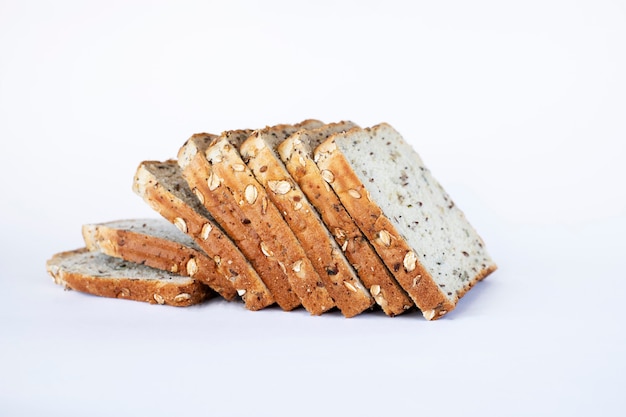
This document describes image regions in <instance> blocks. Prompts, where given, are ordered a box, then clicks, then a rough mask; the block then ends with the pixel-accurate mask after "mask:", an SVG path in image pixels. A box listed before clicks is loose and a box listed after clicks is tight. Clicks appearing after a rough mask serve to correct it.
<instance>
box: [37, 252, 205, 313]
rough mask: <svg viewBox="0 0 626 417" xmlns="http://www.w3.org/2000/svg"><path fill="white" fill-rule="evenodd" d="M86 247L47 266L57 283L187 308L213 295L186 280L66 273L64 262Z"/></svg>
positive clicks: (110, 296)
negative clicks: (182, 281) (181, 281)
mask: <svg viewBox="0 0 626 417" xmlns="http://www.w3.org/2000/svg"><path fill="white" fill-rule="evenodd" d="M86 251H87V249H86V248H81V249H77V250H73V251H66V252H61V253H58V254H55V255H54V256H53V257H52V258H51V259H50V260H49V261H48V263H47V270H48V273H49V274H50V275H51V276H52V278H53V279H54V282H55V283H57V284H59V285H63V286H65V287H66V288H68V289H72V290H76V291H80V292H83V293H87V294H92V295H96V296H100V297H107V298H123V299H127V300H134V301H142V302H147V303H150V304H166V305H171V306H176V307H187V306H191V305H194V304H198V303H201V302H202V301H204V300H205V299H207V298H210V297H212V296H213V294H214V293H213V292H212V291H211V290H210V289H209V288H208V287H207V286H206V285H204V284H202V283H200V282H197V281H193V280H185V283H184V284H179V283H173V282H164V281H160V280H141V279H137V278H103V277H94V276H90V275H86V274H83V273H80V272H76V271H68V270H66V269H65V268H64V267H63V266H62V265H60V263H62V260H63V259H64V258H69V257H72V256H73V255H75V254H78V253H82V252H86Z"/></svg>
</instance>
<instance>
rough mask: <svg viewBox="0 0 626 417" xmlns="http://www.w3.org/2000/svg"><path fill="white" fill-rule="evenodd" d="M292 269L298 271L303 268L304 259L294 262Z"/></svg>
mask: <svg viewBox="0 0 626 417" xmlns="http://www.w3.org/2000/svg"><path fill="white" fill-rule="evenodd" d="M291 269H292V270H293V272H295V273H298V272H300V271H301V270H302V259H300V260H298V261H296V262H294V264H293V266H292V267H291Z"/></svg>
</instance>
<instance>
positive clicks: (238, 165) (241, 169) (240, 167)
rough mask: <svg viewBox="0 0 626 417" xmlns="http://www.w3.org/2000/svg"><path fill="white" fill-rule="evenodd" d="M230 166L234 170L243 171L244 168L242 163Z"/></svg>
mask: <svg viewBox="0 0 626 417" xmlns="http://www.w3.org/2000/svg"><path fill="white" fill-rule="evenodd" d="M231 168H232V169H233V171H235V172H243V171H244V170H245V169H246V167H245V165H244V164H233V165H232V166H231Z"/></svg>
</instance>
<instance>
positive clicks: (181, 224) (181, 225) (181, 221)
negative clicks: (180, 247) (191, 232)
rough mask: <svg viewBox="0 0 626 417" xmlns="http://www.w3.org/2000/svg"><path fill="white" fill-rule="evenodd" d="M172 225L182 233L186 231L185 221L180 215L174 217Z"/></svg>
mask: <svg viewBox="0 0 626 417" xmlns="http://www.w3.org/2000/svg"><path fill="white" fill-rule="evenodd" d="M174 226H176V227H177V228H178V230H180V231H181V232H183V233H187V222H185V219H183V218H182V217H176V218H175V219H174Z"/></svg>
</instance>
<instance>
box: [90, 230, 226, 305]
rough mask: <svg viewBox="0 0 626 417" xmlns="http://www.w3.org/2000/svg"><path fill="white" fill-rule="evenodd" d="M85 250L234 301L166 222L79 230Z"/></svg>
mask: <svg viewBox="0 0 626 417" xmlns="http://www.w3.org/2000/svg"><path fill="white" fill-rule="evenodd" d="M82 233H83V239H84V241H85V245H86V246H87V249H89V250H91V251H98V252H102V253H104V254H106V255H109V256H114V257H117V258H121V259H124V260H126V261H130V262H135V263H141V264H144V265H147V266H150V267H152V268H156V269H162V270H164V271H169V272H171V273H173V274H178V275H182V276H188V277H191V278H193V279H195V280H196V281H200V282H202V283H203V284H206V285H208V286H209V287H210V288H211V289H212V290H213V291H215V292H217V293H218V294H220V295H221V296H222V297H223V298H225V299H226V300H228V301H232V300H233V299H235V298H236V297H237V290H236V289H235V286H234V285H233V282H231V281H230V280H229V279H227V278H226V276H224V275H223V274H220V273H219V272H218V271H217V268H216V264H215V261H214V260H213V259H211V258H209V257H208V256H207V255H206V254H205V253H204V251H203V250H202V249H201V248H200V246H199V245H198V244H197V243H195V242H194V241H193V239H191V237H189V236H188V235H187V234H185V233H183V232H181V231H180V230H179V229H178V228H177V227H176V226H174V225H173V224H171V223H170V222H168V221H167V220H165V219H157V218H154V219H152V218H150V219H127V220H116V221H110V222H106V223H90V224H85V225H83V227H82Z"/></svg>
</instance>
